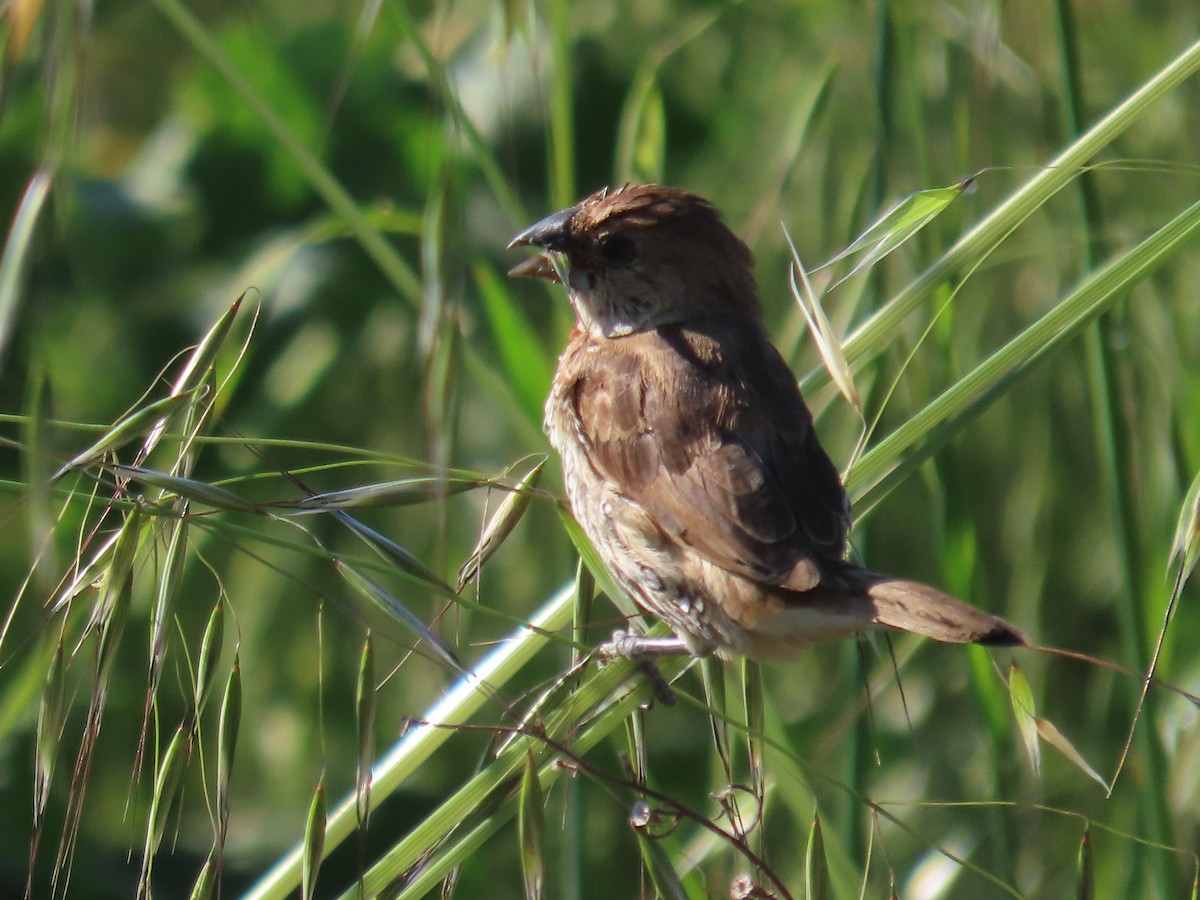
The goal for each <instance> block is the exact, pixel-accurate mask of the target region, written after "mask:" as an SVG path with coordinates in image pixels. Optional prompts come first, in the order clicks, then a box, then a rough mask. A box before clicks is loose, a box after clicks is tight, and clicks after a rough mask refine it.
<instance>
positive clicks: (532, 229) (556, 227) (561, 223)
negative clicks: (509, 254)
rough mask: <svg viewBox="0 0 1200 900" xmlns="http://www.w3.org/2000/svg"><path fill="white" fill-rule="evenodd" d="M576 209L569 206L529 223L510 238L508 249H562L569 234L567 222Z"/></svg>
mask: <svg viewBox="0 0 1200 900" xmlns="http://www.w3.org/2000/svg"><path fill="white" fill-rule="evenodd" d="M578 209H579V207H577V206H571V207H568V208H567V209H563V210H559V211H558V212H556V213H554V214H553V215H550V216H546V218H544V219H542V220H541V221H540V222H537V223H535V224H533V225H530V226H529V227H528V228H526V229H525V230H524V231H522V232H521V233H520V234H518V235H517V236H516V237H515V238H513V239H512V243H510V244H509V245H508V249H509V250H512V249H514V248H516V247H545V248H546V249H547V250H562V249H563V247H564V245H565V243H566V241H567V238H569V237H570V236H571V233H570V231H569V230H568V229H567V223H568V222H570V221H571V216H573V215H575V212H576V211H577V210H578Z"/></svg>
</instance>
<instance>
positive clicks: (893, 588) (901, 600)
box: [853, 571, 1027, 647]
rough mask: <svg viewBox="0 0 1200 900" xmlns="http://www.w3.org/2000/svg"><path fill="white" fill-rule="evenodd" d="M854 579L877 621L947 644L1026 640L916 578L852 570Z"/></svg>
mask: <svg viewBox="0 0 1200 900" xmlns="http://www.w3.org/2000/svg"><path fill="white" fill-rule="evenodd" d="M853 580H854V581H855V582H856V584H855V587H858V588H860V589H861V590H865V591H866V594H867V596H868V597H869V598H870V600H871V605H872V607H873V608H874V613H875V622H876V623H877V624H879V625H883V626H886V627H888V628H897V629H899V630H900V631H909V632H912V633H913V634H920V635H923V636H925V637H928V638H933V639H934V640H935V641H944V642H945V643H948V644H990V645H993V646H999V647H1005V646H1009V647H1011V646H1022V645H1024V644H1026V643H1027V642H1026V640H1025V637H1024V635H1022V634H1021V633H1020V632H1019V631H1017V630H1016V629H1015V628H1013V627H1012V626H1011V625H1009V624H1008V623H1007V622H1005V621H1004V620H1003V619H998V618H996V617H995V616H990V615H988V614H987V613H985V612H981V611H980V610H978V609H975V608H974V607H973V606H968V605H967V604H965V603H963V602H962V601H961V600H958V599H956V598H954V597H951V596H950V595H949V594H944V593H942V592H941V591H939V590H938V589H937V588H932V587H930V586H929V585H927V584H921V583H920V582H919V581H906V580H905V579H903V578H892V577H890V576H887V575H877V574H875V573H874V572H865V571H858V572H855V573H854V576H853Z"/></svg>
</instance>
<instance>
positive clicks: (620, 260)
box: [596, 234, 637, 269]
mask: <svg viewBox="0 0 1200 900" xmlns="http://www.w3.org/2000/svg"><path fill="white" fill-rule="evenodd" d="M596 249H597V250H598V251H599V252H600V258H601V259H602V260H603V261H604V264H605V265H607V266H608V267H610V268H613V269H619V268H621V267H622V266H627V265H629V264H630V263H631V262H633V257H634V256H635V255H636V253H637V247H636V246H635V245H634V243H633V238H631V237H627V236H626V235H623V234H606V235H605V236H604V237H602V238H600V240H599V241H597V242H596Z"/></svg>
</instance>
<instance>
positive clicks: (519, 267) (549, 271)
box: [508, 253, 559, 281]
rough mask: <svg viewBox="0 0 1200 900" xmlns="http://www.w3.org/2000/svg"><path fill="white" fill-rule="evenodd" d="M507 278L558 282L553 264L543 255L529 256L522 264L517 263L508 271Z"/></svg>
mask: <svg viewBox="0 0 1200 900" xmlns="http://www.w3.org/2000/svg"><path fill="white" fill-rule="evenodd" d="M508 277H509V278H545V279H546V280H547V281H558V280H559V277H558V273H557V272H555V271H554V263H553V262H551V261H550V257H549V256H547V255H546V254H545V253H539V254H538V255H537V256H531V257H529V259H527V260H525V261H524V262H519V263H517V264H516V265H515V266H513V267H512V268H511V269H509V270H508Z"/></svg>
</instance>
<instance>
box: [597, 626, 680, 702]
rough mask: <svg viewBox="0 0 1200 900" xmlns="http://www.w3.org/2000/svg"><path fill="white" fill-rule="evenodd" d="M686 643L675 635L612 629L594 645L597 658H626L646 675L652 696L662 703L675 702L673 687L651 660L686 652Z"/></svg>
mask: <svg viewBox="0 0 1200 900" xmlns="http://www.w3.org/2000/svg"><path fill="white" fill-rule="evenodd" d="M691 652H692V651H691V650H690V649H689V648H688V646H687V644H685V643H684V642H683V641H681V640H680V639H679V638H678V637H675V636H674V635H672V636H671V637H658V638H648V637H644V636H642V635H640V634H635V633H634V632H632V631H614V632H613V635H612V638H611V640H609V641H607V642H606V643H603V644H601V645H600V646H599V647H597V648H596V655H597V656H598V657H599V658H600V659H601V660H609V659H617V658H624V659H628V660H629V661H630V662H632V663H633V664H634V665H635V666H637V668H638V671H640V672H641V673H642V674H643V675H645V676H646V680H647V681H649V682H650V686H651V687H652V688H653V689H654V696H655V698H656V699H657V700H658V701H659V702H660V703H662V704H663V705H664V706H674V705H675V691H674V690H672V689H671V685H670V684H669V683H668V681H667V679H666V678H664V677H663V674H662V672H660V671H659V670H658V666H656V665H655V664H654V660H655V658H657V657H659V656H681V655H690V654H691Z"/></svg>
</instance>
